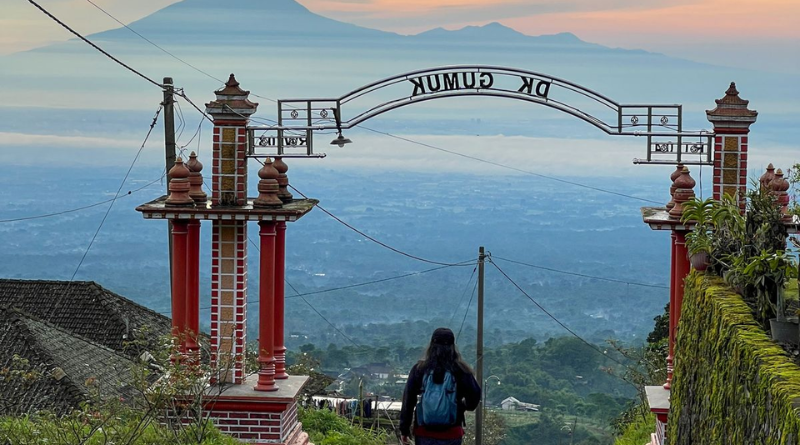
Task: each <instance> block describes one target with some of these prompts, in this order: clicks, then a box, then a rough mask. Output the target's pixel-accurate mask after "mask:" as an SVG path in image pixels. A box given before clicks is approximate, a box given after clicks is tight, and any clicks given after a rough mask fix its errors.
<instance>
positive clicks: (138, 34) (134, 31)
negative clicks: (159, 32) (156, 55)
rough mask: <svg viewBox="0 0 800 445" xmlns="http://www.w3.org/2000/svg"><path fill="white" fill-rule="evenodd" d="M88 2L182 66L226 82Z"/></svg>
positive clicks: (90, 1) (89, 0)
mask: <svg viewBox="0 0 800 445" xmlns="http://www.w3.org/2000/svg"><path fill="white" fill-rule="evenodd" d="M86 1H87V2H89V3H90V4H91V5H92V6H94V7H95V8H97V9H99V10H100V11H101V12H102V13H103V14H105V15H107V16H108V17H110V18H111V19H112V20H114V21H115V22H117V23H119V24H120V25H122V26H124V27H125V29H127V30H128V31H130V32H132V33H134V34H136V35H137V36H139V37H140V38H142V39H143V40H144V41H145V42H147V43H149V44H151V45H153V46H154V47H156V48H158V49H159V50H161V52H163V53H164V54H166V55H168V56H170V57H172V58H173V59H175V60H177V61H178V62H180V63H182V64H184V65H186V66H188V67H189V68H191V69H193V70H195V71H197V72H198V73H200V74H203V75H204V76H206V77H209V78H211V79H213V80H216V81H217V82H220V83H223V84H224V83H225V81H224V80H221V79H219V78H218V77H214V76H212V75H211V74H208V73H207V72H205V71H203V70H201V69H200V68H198V67H196V66H194V65H192V64H191V63H189V62H187V61H185V60H183V59H181V58H180V57H178V56H176V55H175V54H173V53H171V52H169V51H167V50H166V49H164V48H163V47H161V46H159V45H158V44H157V43H155V42H153V41H152V40H150V39H148V38H147V37H145V36H143V35H142V34H140V33H139V32H137V31H136V30H134V29H133V28H131V27H130V26H128V25H126V24H125V23H123V22H121V21H119V20H118V19H117V18H116V17H114V16H113V15H111V13H109V12H108V11H106V10H105V9H103V8H101V7H100V6H98V5H97V4H96V3H94V2H93V1H92V0H86Z"/></svg>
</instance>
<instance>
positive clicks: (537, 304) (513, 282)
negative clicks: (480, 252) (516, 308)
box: [489, 258, 628, 368]
mask: <svg viewBox="0 0 800 445" xmlns="http://www.w3.org/2000/svg"><path fill="white" fill-rule="evenodd" d="M489 262H490V263H491V264H492V265H493V266H494V267H495V269H497V270H498V271H499V272H500V273H501V274H502V275H503V276H504V277H505V278H506V280H508V281H509V282H510V283H511V284H513V285H514V287H516V288H517V290H519V291H520V292H521V293H522V295H525V296H526V297H528V299H529V300H531V302H533V304H535V305H536V307H538V308H539V309H540V310H541V311H542V312H544V313H545V314H546V315H547V316H548V317H550V318H551V319H552V320H553V321H555V322H556V323H558V325H559V326H561V327H562V328H564V329H565V330H566V331H567V332H569V333H570V334H572V336H574V337H575V338H577V339H578V340H580V341H581V342H583V343H584V344H586V346H588V347H590V348H592V350H594V351H596V352H597V353H598V354H600V355H602V356H603V357H606V358H608V359H609V360H611V361H613V362H616V363H617V364H619V365H622V366H624V367H626V368H627V367H628V365H626V364H625V363H622V362H621V361H619V360H617V359H616V358H614V357H612V356H610V355H608V354H606V353H605V352H603V351H601V350H600V348H598V347H597V346H595V345H593V344H592V343H589V342H588V341H586V340H584V338H583V337H581V336H580V335H578V334H577V333H576V332H575V331H573V330H572V329H570V328H569V327H568V326H567V325H565V324H564V323H562V322H561V320H559V319H558V318H556V317H555V315H553V314H551V313H550V312H549V311H548V310H547V309H545V308H544V307H543V306H542V305H541V304H539V302H538V301H536V300H534V299H533V297H531V296H530V295H528V293H527V292H525V290H524V289H522V288H521V287H520V286H519V284H517V283H516V282H515V281H514V280H513V279H511V277H509V276H508V274H506V273H505V271H504V270H503V269H501V268H500V266H498V265H497V263H495V262H494V261H492V259H491V258H489Z"/></svg>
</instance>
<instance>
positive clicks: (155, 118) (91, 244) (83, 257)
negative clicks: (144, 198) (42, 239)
mask: <svg viewBox="0 0 800 445" xmlns="http://www.w3.org/2000/svg"><path fill="white" fill-rule="evenodd" d="M163 108H164V107H163V105H159V106H158V109H157V110H156V114H155V116H153V122H151V123H150V129H148V130H147V135H145V137H144V141H142V145H141V146H139V151H137V152H136V156H134V158H133V161H132V162H131V165H130V167H128V171H127V172H125V176H124V177H123V178H122V182H120V184H119V188H118V189H117V193H115V194H114V199H112V200H111V202H110V203H109V204H108V208H107V209H106V213H105V215H103V219H102V220H100V225H99V226H97V230H96V231H95V232H94V236H92V240H91V241H89V245H88V246H87V247H86V251H85V252H83V256H82V257H81V260H80V261H79V262H78V267H76V268H75V272H73V273H72V277H71V278H70V279H69V281H70V282H72V281H73V280H74V279H75V275H77V274H78V271H79V270H80V268H81V265H83V261H84V260H85V259H86V256H87V255H88V254H89V250H91V248H92V246H93V245H94V241H95V240H96V239H97V235H98V234H99V233H100V230H101V229H102V228H103V224H105V222H106V218H108V214H109V213H110V212H111V208H112V207H114V202H115V201H116V200H117V198H118V197H119V193H120V192H121V191H122V187H124V186H125V181H127V180H128V176H130V174H131V170H133V166H134V165H136V161H137V160H139V156H140V155H141V154H142V150H144V146H145V145H146V144H147V140H148V139H149V138H150V134H152V133H153V128H155V126H156V123H157V122H158V116H159V114H161V110H162V109H163Z"/></svg>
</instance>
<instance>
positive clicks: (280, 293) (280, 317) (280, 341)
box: [274, 221, 289, 380]
mask: <svg viewBox="0 0 800 445" xmlns="http://www.w3.org/2000/svg"><path fill="white" fill-rule="evenodd" d="M275 230H276V235H277V236H276V238H275V338H274V342H275V378H276V379H279V380H284V379H287V378H289V374H287V373H286V346H285V345H284V338H283V334H284V333H283V330H284V316H285V307H284V306H285V304H284V303H285V298H286V296H285V293H286V292H285V291H286V285H285V283H284V279H285V273H286V222H285V221H280V222H278V223H277V226H276V227H275Z"/></svg>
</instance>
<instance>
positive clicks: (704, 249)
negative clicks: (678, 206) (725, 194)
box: [681, 198, 717, 271]
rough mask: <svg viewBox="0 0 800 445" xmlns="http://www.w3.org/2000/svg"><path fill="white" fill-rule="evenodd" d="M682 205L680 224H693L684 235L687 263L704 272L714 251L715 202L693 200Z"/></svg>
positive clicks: (711, 199)
mask: <svg viewBox="0 0 800 445" xmlns="http://www.w3.org/2000/svg"><path fill="white" fill-rule="evenodd" d="M682 205H683V214H682V215H681V222H682V223H683V224H692V223H693V224H694V227H693V228H692V231H691V232H689V233H688V234H687V235H686V248H687V250H688V253H689V262H690V263H691V264H692V267H693V268H695V269H696V270H698V271H704V270H706V269H707V268H708V266H709V265H710V264H711V253H712V252H713V250H714V232H713V229H714V221H713V216H714V213H715V210H716V207H717V201H716V200H714V199H713V198H707V199H704V200H700V199H698V198H694V199H692V200H689V201H687V202H685V203H683V204H682Z"/></svg>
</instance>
